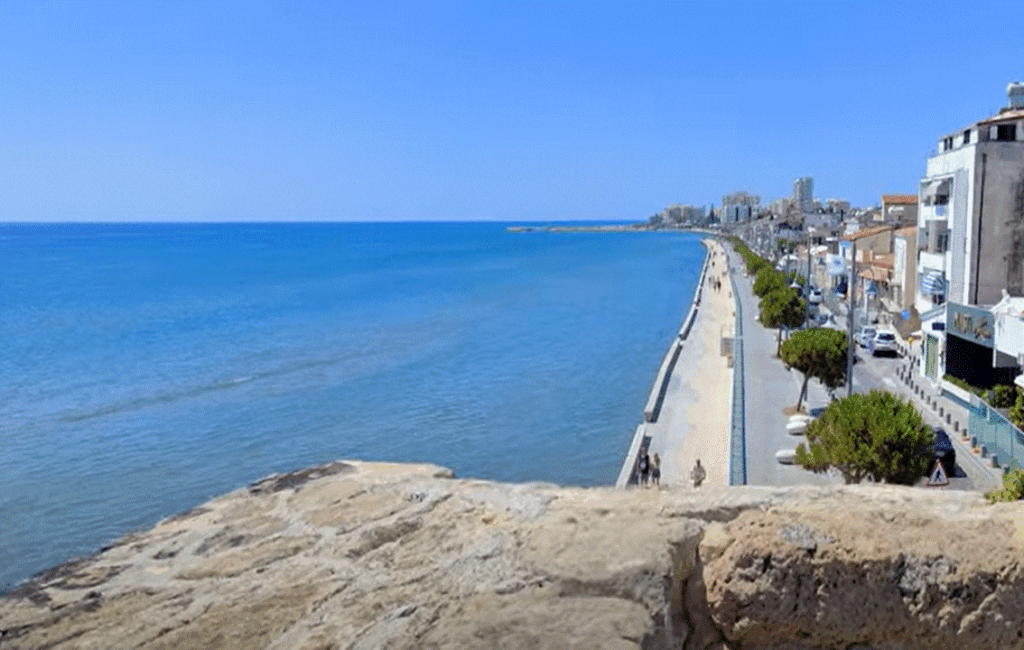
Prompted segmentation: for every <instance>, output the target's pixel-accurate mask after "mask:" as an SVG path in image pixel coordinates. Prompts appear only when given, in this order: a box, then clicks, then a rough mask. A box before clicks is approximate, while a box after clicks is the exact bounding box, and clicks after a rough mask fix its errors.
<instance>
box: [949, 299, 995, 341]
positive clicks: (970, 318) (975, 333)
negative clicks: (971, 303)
mask: <svg viewBox="0 0 1024 650" xmlns="http://www.w3.org/2000/svg"><path fill="white" fill-rule="evenodd" d="M946 331H947V332H949V333H951V334H955V335H956V336H959V337H960V338H962V339H967V340H968V341H972V342H974V343H977V344H979V345H984V346H985V347H988V348H991V347H994V346H995V336H994V334H993V328H992V313H991V312H989V311H988V310H986V309H980V308H978V307H968V306H967V305H958V304H956V303H948V304H947V306H946Z"/></svg>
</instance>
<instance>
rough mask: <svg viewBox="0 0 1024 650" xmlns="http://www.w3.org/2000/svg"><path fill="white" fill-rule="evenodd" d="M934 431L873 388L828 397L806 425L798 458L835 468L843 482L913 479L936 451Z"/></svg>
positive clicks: (810, 465) (815, 467)
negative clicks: (864, 392)
mask: <svg viewBox="0 0 1024 650" xmlns="http://www.w3.org/2000/svg"><path fill="white" fill-rule="evenodd" d="M934 445H935V433H934V432H933V431H932V430H931V428H930V427H929V426H928V425H927V424H925V423H924V420H923V419H922V418H921V414H920V413H918V412H917V409H915V408H914V407H913V406H912V405H911V404H909V403H908V402H904V401H903V400H902V399H900V398H898V397H896V396H895V395H893V394H892V393H888V392H882V391H876V390H873V391H871V393H869V394H867V395H861V394H854V395H851V396H850V397H847V398H846V399H843V400H839V401H836V402H832V404H830V405H829V407H828V409H827V410H826V411H825V413H824V414H823V415H822V416H821V417H820V418H818V419H817V420H814V421H813V422H811V423H810V425H809V426H808V427H807V446H806V447H805V446H804V445H803V443H801V444H800V445H798V446H797V448H796V462H797V463H799V464H800V465H803V466H804V467H805V468H807V469H809V470H811V471H813V472H826V471H828V470H829V469H832V468H834V469H837V470H839V472H840V473H841V474H842V475H843V480H845V481H846V482H847V483H860V482H861V481H862V480H864V479H866V478H869V479H871V480H873V481H878V482H881V481H885V482H887V483H898V484H902V485H913V484H914V483H916V482H917V480H918V479H919V478H921V477H922V476H924V475H925V474H926V473H927V472H928V470H929V469H931V463H932V459H933V456H934V451H933V450H934Z"/></svg>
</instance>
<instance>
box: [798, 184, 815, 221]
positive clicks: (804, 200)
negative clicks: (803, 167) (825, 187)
mask: <svg viewBox="0 0 1024 650" xmlns="http://www.w3.org/2000/svg"><path fill="white" fill-rule="evenodd" d="M793 203H795V204H796V207H797V208H798V209H799V210H800V212H801V213H803V214H810V213H812V212H814V179H813V178H811V177H810V176H804V177H802V178H798V179H796V180H795V181H793Z"/></svg>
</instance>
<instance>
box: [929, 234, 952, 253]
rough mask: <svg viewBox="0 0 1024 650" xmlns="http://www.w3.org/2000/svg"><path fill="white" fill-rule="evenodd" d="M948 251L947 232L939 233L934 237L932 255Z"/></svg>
mask: <svg viewBox="0 0 1024 650" xmlns="http://www.w3.org/2000/svg"><path fill="white" fill-rule="evenodd" d="M947 250H949V231H948V230H946V231H945V232H940V233H939V234H938V235H937V236H936V237H935V250H934V251H932V252H934V253H945V252H946V251H947Z"/></svg>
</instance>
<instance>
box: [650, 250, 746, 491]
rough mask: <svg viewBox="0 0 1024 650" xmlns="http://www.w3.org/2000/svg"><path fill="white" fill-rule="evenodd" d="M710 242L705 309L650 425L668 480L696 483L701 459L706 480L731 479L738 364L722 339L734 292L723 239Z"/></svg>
mask: <svg viewBox="0 0 1024 650" xmlns="http://www.w3.org/2000/svg"><path fill="white" fill-rule="evenodd" d="M704 241H705V244H706V245H707V246H708V255H709V258H710V259H709V267H708V273H707V277H706V278H705V280H704V282H705V284H704V292H703V296H702V299H701V304H700V308H699V309H698V311H697V317H696V319H695V320H694V323H693V328H692V329H691V331H690V334H689V336H688V337H687V338H686V340H685V341H684V342H683V345H682V349H681V350H680V353H679V359H678V360H677V361H676V364H675V367H674V369H673V370H672V375H671V377H670V378H669V382H668V388H667V390H666V393H665V400H664V403H663V405H662V408H661V412H660V414H659V415H658V419H657V421H656V422H650V423H648V424H647V435H648V436H649V437H650V439H651V440H650V446H649V449H650V452H649V453H650V454H651V456H652V457H653V455H654V454H655V453H657V454H659V455H660V456H661V482H662V483H663V484H667V485H692V483H690V470H691V469H692V468H693V465H694V462H695V461H696V460H697V459H698V458H699V459H700V461H701V464H702V465H703V466H704V467H705V469H706V471H707V478H706V479H705V481H704V484H705V485H728V484H729V424H730V416H729V414H730V403H731V402H730V400H731V398H732V368H730V367H729V363H728V358H727V357H725V356H722V355H721V353H720V352H721V350H720V339H721V336H722V334H723V331H724V332H725V333H726V335H728V336H731V335H732V329H733V323H734V318H735V316H734V311H733V310H734V307H733V296H732V289H731V283H730V282H729V278H728V275H727V273H728V268H727V264H726V258H725V254H724V251H723V247H722V244H721V243H720V242H718V241H716V240H713V239H706V240H704ZM716 281H718V282H720V283H721V288H720V289H718V290H716V289H715V286H714V285H715V282H716Z"/></svg>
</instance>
